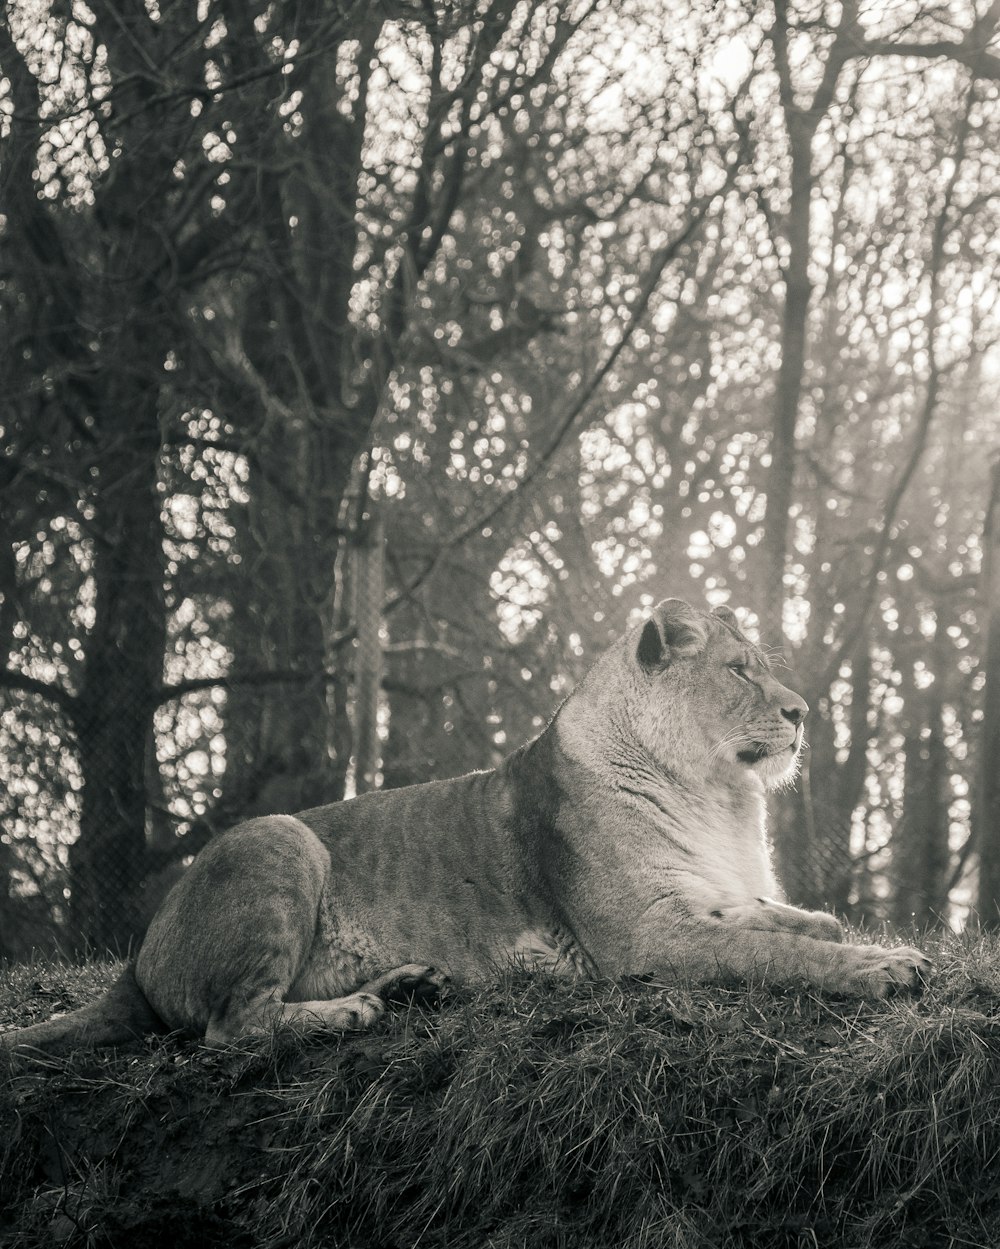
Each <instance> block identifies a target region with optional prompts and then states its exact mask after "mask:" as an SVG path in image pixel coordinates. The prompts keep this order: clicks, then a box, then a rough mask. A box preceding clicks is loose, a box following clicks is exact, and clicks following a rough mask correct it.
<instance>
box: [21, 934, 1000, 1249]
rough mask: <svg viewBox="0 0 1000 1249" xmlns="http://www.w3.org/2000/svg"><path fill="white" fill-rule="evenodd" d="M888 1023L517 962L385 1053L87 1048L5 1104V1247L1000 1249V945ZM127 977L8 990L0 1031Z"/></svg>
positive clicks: (388, 1029)
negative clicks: (537, 971)
mask: <svg viewBox="0 0 1000 1249" xmlns="http://www.w3.org/2000/svg"><path fill="white" fill-rule="evenodd" d="M934 944H935V948H934V949H933V951H932V953H933V956H934V958H935V965H936V971H935V976H934V979H933V981H932V983H931V985H930V986H929V988H928V989H927V990H926V991H925V992H924V994H923V995H922V996H921V997H920V998H917V999H908V998H897V999H894V1000H890V1001H888V1002H885V1003H864V1004H863V1003H858V1002H856V1001H847V1000H838V999H831V998H825V999H824V998H820V997H819V996H816V995H812V994H800V993H775V992H772V991H767V990H763V989H761V988H759V987H756V988H755V987H744V988H737V989H727V990H723V989H704V988H683V987H680V988H679V987H676V986H674V987H663V986H656V985H651V984H639V983H623V984H614V983H564V982H560V981H558V980H556V979H552V978H548V977H542V976H534V977H532V976H528V975H526V974H522V973H514V972H512V973H511V974H510V975H509V976H508V977H507V978H506V979H505V980H504V981H503V982H502V983H500V984H498V985H495V986H492V987H491V988H489V989H488V990H483V991H481V992H476V993H456V994H453V995H452V996H450V997H449V998H447V999H446V1001H445V1002H444V1004H443V1005H442V1006H441V1007H440V1008H437V1009H429V1008H425V1007H418V1006H411V1007H409V1008H407V1007H400V1008H397V1009H396V1010H394V1011H393V1012H391V1013H390V1015H389V1016H388V1017H387V1018H386V1020H384V1021H383V1022H382V1023H381V1024H380V1025H379V1026H378V1028H377V1029H376V1030H375V1031H373V1032H372V1033H370V1034H367V1035H363V1036H356V1037H347V1036H345V1037H337V1036H331V1037H328V1038H321V1039H313V1040H310V1041H308V1042H306V1041H303V1040H302V1039H301V1038H296V1037H294V1036H289V1035H287V1034H285V1035H278V1036H275V1037H273V1038H271V1039H269V1040H267V1041H265V1042H262V1043H260V1044H258V1045H255V1046H253V1047H246V1048H234V1049H231V1050H226V1051H211V1050H207V1049H204V1048H202V1047H201V1046H199V1045H197V1044H194V1043H189V1042H181V1041H178V1040H177V1039H171V1038H168V1039H166V1040H163V1039H152V1038H151V1039H150V1040H149V1041H148V1042H146V1044H145V1045H136V1046H134V1047H132V1048H131V1049H129V1050H121V1051H119V1052H117V1053H114V1052H105V1053H80V1054H76V1055H74V1056H72V1057H71V1058H70V1059H68V1060H59V1061H51V1062H48V1063H47V1064H46V1065H45V1066H44V1067H38V1068H35V1069H32V1070H29V1071H27V1072H18V1073H16V1074H14V1075H13V1076H12V1077H11V1078H9V1079H8V1080H7V1081H6V1082H5V1083H4V1085H3V1089H2V1092H0V1168H2V1170H0V1243H2V1244H3V1245H5V1246H7V1245H9V1246H12V1247H18V1249H20V1247H29V1246H42V1245H45V1246H49V1245H52V1244H62V1245H64V1246H66V1249H75V1247H76V1246H86V1247H88V1249H125V1247H126V1246H129V1247H133V1246H142V1247H150V1249H152V1247H160V1246H163V1247H164V1249H166V1247H167V1246H170V1249H186V1247H187V1246H198V1247H199V1249H203V1247H204V1249H211V1247H212V1246H222V1245H225V1246H235V1247H237V1249H240V1247H242V1246H247V1247H248V1249H249V1247H251V1246H260V1247H262V1249H265V1247H266V1249H279V1247H286V1246H287V1247H291V1246H305V1247H310V1246H323V1245H327V1246H337V1247H338V1249H340V1247H343V1249H348V1247H349V1249H416V1247H417V1246H421V1247H422V1249H445V1247H447V1249H487V1247H489V1249H514V1247H515V1246H517V1247H519V1249H520V1247H522V1246H524V1247H526V1249H527V1247H531V1249H542V1247H545V1249H563V1247H565V1249H572V1247H574V1246H587V1247H591V1246H593V1247H595V1249H597V1247H601V1249H604V1247H610V1246H615V1247H619V1246H620V1247H621V1249H756V1247H758V1246H759V1247H760V1249H785V1247H788V1249H812V1247H816V1249H818V1247H822V1249H831V1247H841V1246H842V1247H843V1249H876V1247H877V1249H889V1247H892V1246H906V1247H907V1249H923V1247H926V1249H931V1247H933V1249H939V1247H940V1249H945V1247H947V1246H954V1247H955V1249H959V1247H967V1246H981V1247H983V1249H986V1247H989V1249H995V1246H997V1245H1000V1016H998V1014H997V1007H998V1003H1000V945H998V943H997V941H996V940H995V939H992V938H989V937H986V936H982V935H967V936H965V937H962V938H947V939H943V940H939V941H938V942H936V943H934ZM112 972H113V965H110V964H107V965H103V966H100V965H89V966H87V967H83V968H73V967H67V966H62V965H56V964H36V965H33V966H31V967H16V968H11V969H8V970H7V972H6V973H5V974H4V975H3V976H0V1025H5V1024H10V1023H26V1022H29V1021H30V1020H31V1019H33V1018H36V1017H41V1016H44V1015H46V1014H48V1013H50V1012H51V1011H52V1010H53V1009H56V1008H57V1007H64V1006H69V1005H74V1004H77V1003H79V1002H82V1001H85V1000H87V999H88V998H89V997H91V996H92V995H93V993H94V991H95V988H96V987H97V986H98V985H99V984H102V983H106V982H107V980H108V979H109V978H110V976H111V974H112Z"/></svg>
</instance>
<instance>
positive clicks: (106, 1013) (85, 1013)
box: [0, 963, 164, 1058]
mask: <svg viewBox="0 0 1000 1249" xmlns="http://www.w3.org/2000/svg"><path fill="white" fill-rule="evenodd" d="M163 1030H164V1025H163V1022H162V1020H160V1018H159V1017H158V1016H157V1014H156V1013H155V1012H154V1010H153V1008H152V1007H151V1006H150V1004H149V1002H147V1000H146V996H145V994H144V993H143V991H142V990H141V989H140V988H139V985H138V983H137V981H136V978H135V967H134V965H133V964H132V963H129V965H128V966H127V967H126V968H125V970H124V971H123V972H122V974H121V975H120V976H119V977H118V979H117V980H116V981H115V982H114V984H113V985H112V986H111V988H110V989H108V991H107V993H105V994H104V996H103V997H100V998H98V1000H97V1001H96V1002H91V1003H90V1005H88V1006H81V1007H80V1009H79V1010H74V1011H70V1012H69V1014H68V1015H57V1016H56V1017H55V1018H54V1019H47V1020H45V1022H44V1023H36V1024H32V1025H31V1027H30V1028H17V1029H15V1030H14V1031H12V1032H5V1033H0V1052H3V1051H7V1052H8V1053H9V1054H10V1055H11V1056H12V1057H18V1058H30V1057H31V1052H32V1051H35V1053H36V1054H37V1053H38V1052H39V1051H41V1052H42V1053H46V1054H68V1053H70V1052H71V1051H72V1050H75V1049H96V1048H98V1047H99V1046H102V1045H117V1044H118V1043H119V1042H121V1041H130V1040H133V1039H134V1038H135V1037H139V1036H143V1035H144V1034H145V1033H147V1032H162V1031H163Z"/></svg>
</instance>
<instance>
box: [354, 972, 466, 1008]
mask: <svg viewBox="0 0 1000 1249" xmlns="http://www.w3.org/2000/svg"><path fill="white" fill-rule="evenodd" d="M447 980H448V977H447V976H446V975H445V974H444V972H440V971H437V970H435V968H433V967H428V966H426V965H425V964H424V963H404V964H403V966H402V967H394V968H393V969H392V970H391V971H387V972H383V974H382V975H381V976H376V978H375V979H374V980H370V981H369V982H368V983H367V984H365V985H362V986H361V989H360V990H359V992H364V993H374V994H377V995H378V997H380V998H381V999H382V1000H383V1001H400V1000H406V999H407V998H412V997H417V998H436V997H439V996H440V995H441V991H442V989H443V988H444V986H445V984H446V983H447Z"/></svg>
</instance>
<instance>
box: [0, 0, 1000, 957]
mask: <svg viewBox="0 0 1000 1249" xmlns="http://www.w3.org/2000/svg"><path fill="white" fill-rule="evenodd" d="M998 83H1000V4H996V3H992V4H989V5H988V6H987V5H986V4H984V3H978V4H976V3H971V2H968V3H966V2H965V0H956V2H955V3H952V4H949V5H941V6H932V7H929V6H925V5H922V4H920V3H918V2H916V0H914V2H913V3H909V2H908V0H904V2H902V3H900V4H897V5H893V6H891V7H890V8H889V9H886V7H885V6H882V5H876V4H874V3H862V2H861V0H845V2H844V3H842V4H833V3H824V2H823V0H769V3H766V4H756V3H754V4H751V3H749V0H726V2H725V3H721V4H720V3H715V2H710V0H683V3H680V4H674V3H671V4H669V5H667V4H666V3H664V2H663V0H619V2H617V3H611V2H610V0H458V2H449V3H436V2H435V0H423V2H419V3H418V2H416V0H413V2H412V3H410V2H404V0H400V2H397V3H391V2H389V0H386V2H379V3H370V0H340V3H338V4H336V5H330V4H328V3H325V2H323V0H297V3H294V4H292V3H284V2H283V0H275V2H274V3H270V4H264V3H235V2H234V0H198V3H197V4H188V3H181V0H160V3H156V0H146V2H145V3H139V2H138V0H136V2H135V3H129V4H125V5H119V4H112V3H108V2H104V0H91V2H90V3H86V4H85V3H83V0H66V2H64V3H63V2H60V3H58V4H56V3H54V0H53V2H51V3H50V2H48V0H8V3H7V5H6V7H5V9H4V12H3V16H2V20H0V317H2V321H3V325H4V327H5V333H4V335H3V340H2V343H0V385H2V388H3V393H4V396H5V399H6V402H5V404H4V408H3V411H2V414H0V439H2V454H0V484H2V491H0V526H2V531H3V535H4V542H3V543H2V544H0V639H2V646H3V662H2V670H0V757H2V758H3V760H4V763H3V769H4V781H5V784H4V786H3V792H2V793H0V811H2V826H3V832H2V834H0V890H2V892H3V896H4V898H5V899H6V900H7V902H9V905H8V906H6V907H5V908H4V910H3V918H2V919H0V953H2V952H9V953H17V952H20V951H22V950H23V949H25V948H27V946H28V945H30V944H31V943H32V942H35V941H38V940H41V939H42V936H43V935H44V934H46V933H56V934H58V935H59V937H60V939H61V940H62V941H64V942H66V943H68V944H83V945H91V946H101V947H107V946H115V945H118V946H124V944H125V943H127V942H128V941H129V940H130V938H131V937H132V935H133V934H134V933H135V932H136V931H138V930H139V929H140V928H141V926H142V923H143V919H144V917H145V916H146V915H147V914H148V911H149V908H150V906H151V905H153V904H154V903H155V901H156V900H157V899H158V897H159V896H160V894H161V893H162V888H163V887H164V885H165V883H166V882H167V881H169V879H171V877H172V876H173V875H174V874H176V873H177V872H178V871H180V870H182V865H183V862H184V860H185V859H186V858H187V857H188V856H190V855H191V854H193V853H194V852H195V851H196V850H197V849H198V848H199V846H200V845H202V844H203V843H204V841H205V839H206V838H207V837H209V836H211V835H213V834H214V833H215V832H217V831H219V830H220V829H222V828H224V827H226V826H227V825H228V824H229V823H232V822H233V821H234V820H235V819H237V818H239V817H241V816H243V815H248V814H254V813H260V812H265V811H276V810H286V811H290V810H296V809H301V808H303V807H305V806H309V805H313V804H315V803H319V802H323V801H331V800H333V799H336V798H339V797H342V796H344V795H345V794H351V793H354V792H357V791H359V790H361V789H364V788H370V787H373V786H378V785H398V784H405V783H410V782H414V781H419V780H425V779H430V778H431V777H433V776H438V775H450V774H454V773H456V772H459V771H462V770H466V769H469V768H474V767H488V766H491V765H492V764H494V763H495V762H497V761H498V760H499V759H500V758H501V757H502V756H503V754H505V753H506V752H507V751H508V750H510V749H512V748H513V747H514V746H516V745H518V744H519V743H520V742H521V741H523V740H525V739H526V738H527V737H529V736H531V735H532V734H534V733H535V732H537V731H538V729H539V728H540V726H541V725H542V724H543V723H544V720H545V718H546V717H547V716H548V715H549V714H551V712H552V711H553V710H554V708H555V706H556V705H557V703H558V701H559V699H560V698H561V697H562V695H563V694H564V693H565V692H566V691H567V690H568V688H569V687H570V686H571V685H572V683H573V682H574V681H575V680H576V679H577V677H578V676H579V675H581V673H582V672H583V671H584V670H585V668H586V666H587V663H588V660H589V659H591V658H593V657H594V655H595V654H596V653H597V652H598V651H599V650H600V649H601V647H603V646H604V645H605V644H606V643H607V641H608V640H609V639H610V638H611V637H613V636H615V635H616V634H618V633H619V632H620V631H621V630H622V629H623V627H624V626H625V625H626V624H627V623H629V622H630V621H632V620H633V619H635V618H637V617H638V615H639V614H640V613H641V612H642V610H643V609H644V608H646V607H648V606H649V605H650V604H651V603H653V602H654V601H656V600H657V599H659V598H661V597H664V596H666V595H668V594H669V595H677V596H680V597H686V598H688V599H690V600H692V601H695V602H699V603H709V604H717V603H723V602H726V603H729V604H730V605H731V606H734V607H740V608H743V609H745V612H746V615H745V619H746V621H747V623H748V626H749V627H750V628H751V629H756V630H758V631H759V633H760V636H761V638H762V640H763V641H764V642H766V643H768V644H770V645H771V646H772V647H775V648H778V649H779V650H780V649H783V650H784V654H785V659H786V660H787V662H788V663H789V664H790V665H791V667H792V669H793V673H794V675H793V676H792V677H790V678H789V680H790V681H791V683H792V684H796V685H797V687H798V688H800V689H801V690H802V692H803V694H804V695H805V697H806V698H807V700H808V701H809V702H810V704H811V705H812V708H813V712H812V715H811V717H810V721H809V725H808V728H809V740H810V752H809V755H808V759H807V764H806V767H805V770H804V774H803V777H802V782H801V784H800V788H799V791H798V793H797V794H796V795H795V796H794V797H792V796H788V797H785V798H784V799H783V800H782V801H781V803H780V804H779V805H778V809H777V810H776V812H775V822H774V835H775V841H776V848H777V852H778V856H779V866H780V869H781V872H782V874H783V876H784V878H785V880H786V883H787V885H788V888H789V892H790V894H791V895H792V897H793V899H794V900H799V901H803V902H813V903H825V904H830V905H836V906H837V907H839V908H840V909H842V910H844V911H846V912H847V913H848V914H851V915H853V916H854V917H855V918H873V919H883V918H892V919H895V920H898V921H901V922H908V921H909V920H910V919H911V918H913V917H915V918H916V920H917V921H918V922H927V921H933V920H941V921H945V922H950V923H953V924H959V923H961V922H963V921H964V920H965V919H966V918H967V917H968V915H969V913H970V911H971V910H973V909H978V912H979V913H980V915H981V917H982V918H983V920H984V921H985V922H993V921H996V920H997V919H998V918H1000V915H998V911H997V899H998V898H1000V792H998V789H1000V784H998V782H997V781H996V780H994V769H993V768H992V767H991V761H992V760H994V759H995V758H996V757H997V755H996V749H997V748H998V747H1000V686H998V682H1000V610H998V594H1000V591H998V585H1000V572H998V564H997V559H996V553H995V552H996V546H997V542H998V538H997V500H998V497H1000V485H998V483H1000V474H998V472H997V471H996V469H995V465H996V463H997V455H996V451H997V448H998V447H1000V428H998V422H1000V418H998V416H997V413H998V411H1000V407H998V402H997V401H998V397H1000V396H998V389H1000V372H998V361H1000V356H998V350H997V342H998V338H1000V306H998V295H1000V287H998V266H1000V252H998V248H997V243H996V240H997V237H998V236H1000V229H998V227H1000V156H998V153H1000V104H998Z"/></svg>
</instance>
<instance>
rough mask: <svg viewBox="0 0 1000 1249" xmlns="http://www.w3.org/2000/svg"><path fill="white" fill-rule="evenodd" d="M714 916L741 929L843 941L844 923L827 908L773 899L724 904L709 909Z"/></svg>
mask: <svg viewBox="0 0 1000 1249" xmlns="http://www.w3.org/2000/svg"><path fill="white" fill-rule="evenodd" d="M709 917H710V918H711V919H714V920H717V921H720V922H721V923H724V924H732V925H734V926H735V927H737V928H749V929H754V930H757V931H764V932H794V933H798V934H799V935H800V936H803V937H812V938H814V939H815V940H817V941H837V942H840V941H843V940H844V926H843V924H841V922H840V920H839V919H837V917H836V915H830V914H829V913H828V912H827V911H803V910H800V909H799V908H798V907H797V906H788V905H787V904H786V903H784V902H776V901H775V900H774V899H773V898H754V900H753V901H752V902H740V903H721V904H720V905H719V906H717V907H713V908H712V910H711V911H710V912H709Z"/></svg>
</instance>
